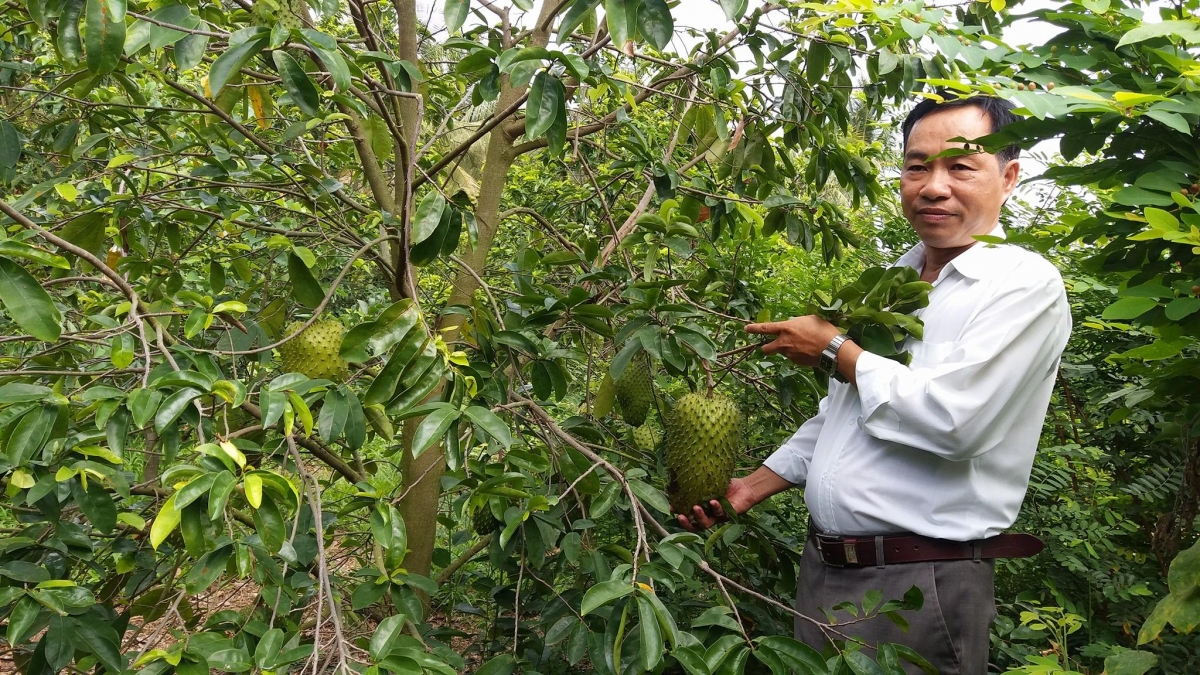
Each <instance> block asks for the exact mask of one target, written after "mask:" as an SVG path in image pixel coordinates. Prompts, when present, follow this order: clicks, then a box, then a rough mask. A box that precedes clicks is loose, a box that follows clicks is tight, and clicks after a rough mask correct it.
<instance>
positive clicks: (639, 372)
mask: <svg viewBox="0 0 1200 675" xmlns="http://www.w3.org/2000/svg"><path fill="white" fill-rule="evenodd" d="M616 392H617V405H618V406H620V408H621V419H623V420H625V423H626V424H628V425H629V426H631V427H640V426H642V425H643V424H645V422H646V415H647V414H649V412H650V408H652V407H654V374H653V373H652V372H650V357H649V356H647V355H646V353H645V352H642V353H640V354H638V355H637V356H635V357H634V358H633V361H631V362H630V363H629V365H627V366H625V371H624V372H622V373H621V377H619V378H617V381H616Z"/></svg>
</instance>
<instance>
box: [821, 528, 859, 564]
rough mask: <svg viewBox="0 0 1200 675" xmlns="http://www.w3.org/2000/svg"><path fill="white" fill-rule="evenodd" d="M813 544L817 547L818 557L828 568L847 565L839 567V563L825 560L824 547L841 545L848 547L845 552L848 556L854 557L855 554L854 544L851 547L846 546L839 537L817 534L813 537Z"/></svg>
mask: <svg viewBox="0 0 1200 675" xmlns="http://www.w3.org/2000/svg"><path fill="white" fill-rule="evenodd" d="M813 543H815V544H816V545H817V557H819V558H820V559H821V562H822V563H824V564H825V565H826V566H827V567H845V565H839V564H837V563H833V562H830V561H828V560H826V559H825V548H824V546H823V545H829V546H837V545H839V544H840V545H843V546H846V548H845V551H846V552H847V554H848V555H853V553H854V546H853V545H852V544H850V545H847V544H845V542H844V541H843V540H842V538H841V537H838V536H833V535H828V534H821V533H815V534H814V535H813Z"/></svg>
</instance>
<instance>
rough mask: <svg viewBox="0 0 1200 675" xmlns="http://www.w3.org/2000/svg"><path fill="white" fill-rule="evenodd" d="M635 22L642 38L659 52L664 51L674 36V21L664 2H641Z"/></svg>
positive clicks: (664, 0)
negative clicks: (636, 21)
mask: <svg viewBox="0 0 1200 675" xmlns="http://www.w3.org/2000/svg"><path fill="white" fill-rule="evenodd" d="M637 20H638V29H639V30H640V31H641V33H642V37H644V38H646V41H647V42H649V43H650V45H651V46H652V47H654V48H655V49H657V50H659V51H662V50H664V49H666V47H667V45H669V44H670V43H671V38H672V37H674V36H675V20H674V19H673V18H671V10H670V8H668V7H667V3H666V0H642V3H641V6H640V7H639V8H638V13H637Z"/></svg>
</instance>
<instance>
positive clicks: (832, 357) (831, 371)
mask: <svg viewBox="0 0 1200 675" xmlns="http://www.w3.org/2000/svg"><path fill="white" fill-rule="evenodd" d="M847 339H848V338H847V337H846V336H845V335H842V334H840V333H839V334H838V335H835V336H833V339H832V340H830V341H829V344H827V345H825V349H824V350H822V351H821V356H820V358H819V359H818V362H817V367H818V368H819V369H820V370H821V371H822V372H824V373H825V374H826V375H828V376H830V377H836V378H837V379H838V380H842V378H841V377H840V375H841V373H839V372H838V369H837V354H838V350H839V349H841V348H842V343H843V342H845V341H846V340H847Z"/></svg>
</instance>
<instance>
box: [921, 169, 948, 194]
mask: <svg viewBox="0 0 1200 675" xmlns="http://www.w3.org/2000/svg"><path fill="white" fill-rule="evenodd" d="M921 197H923V198H924V199H947V198H949V197H950V176H949V175H948V174H947V172H946V171H944V170H941V169H937V168H933V169H931V170H930V171H929V177H928V178H927V179H926V181H925V184H924V185H922V186H921Z"/></svg>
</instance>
